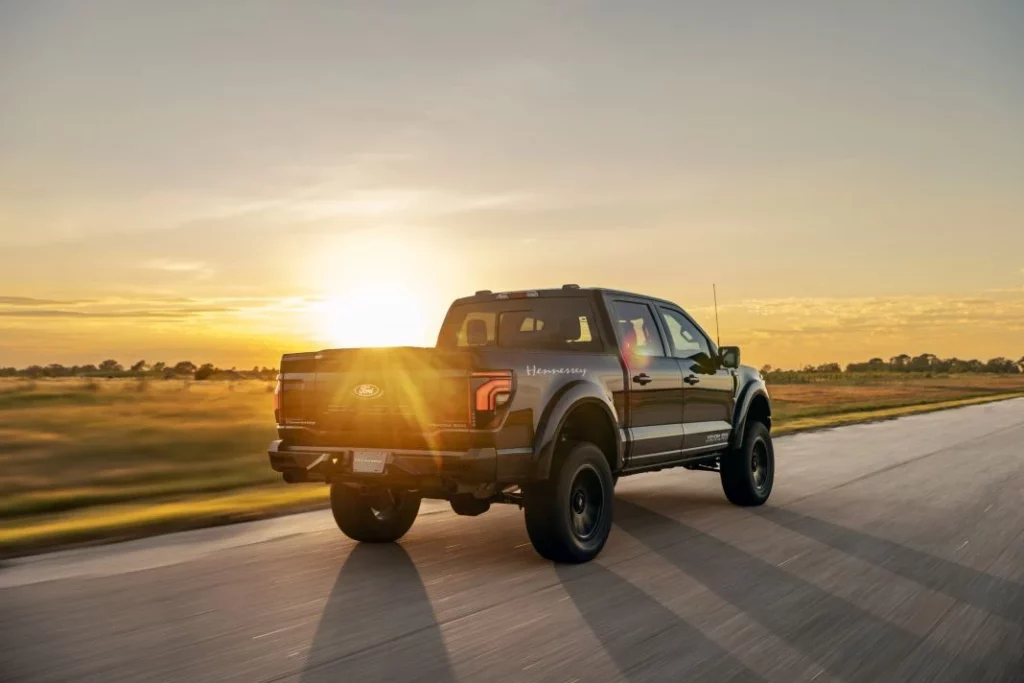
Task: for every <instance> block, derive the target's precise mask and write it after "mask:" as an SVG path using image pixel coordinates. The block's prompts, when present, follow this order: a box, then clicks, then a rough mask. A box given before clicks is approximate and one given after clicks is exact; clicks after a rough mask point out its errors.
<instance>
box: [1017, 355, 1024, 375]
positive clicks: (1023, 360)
mask: <svg viewBox="0 0 1024 683" xmlns="http://www.w3.org/2000/svg"><path fill="white" fill-rule="evenodd" d="M1017 368H1018V369H1019V370H1020V372H1024V356H1021V357H1020V360H1019V361H1017Z"/></svg>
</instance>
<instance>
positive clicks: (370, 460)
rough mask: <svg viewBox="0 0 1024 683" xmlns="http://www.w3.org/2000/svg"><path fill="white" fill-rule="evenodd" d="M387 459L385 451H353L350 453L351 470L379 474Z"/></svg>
mask: <svg viewBox="0 0 1024 683" xmlns="http://www.w3.org/2000/svg"><path fill="white" fill-rule="evenodd" d="M387 461H388V454H387V451H355V452H354V453H353V454H352V471H353V472H359V473H361V474H380V473H381V472H383V471H384V465H385V464H386V463H387Z"/></svg>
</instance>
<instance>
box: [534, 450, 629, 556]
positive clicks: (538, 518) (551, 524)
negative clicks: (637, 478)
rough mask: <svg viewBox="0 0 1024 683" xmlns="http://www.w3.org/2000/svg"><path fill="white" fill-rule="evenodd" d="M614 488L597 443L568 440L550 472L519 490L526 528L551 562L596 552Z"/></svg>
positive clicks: (606, 527) (601, 542)
mask: <svg viewBox="0 0 1024 683" xmlns="http://www.w3.org/2000/svg"><path fill="white" fill-rule="evenodd" d="M614 488H615V483H614V480H613V479H612V472H611V469H610V468H609V467H608V461H607V460H606V459H605V456H604V453H603V452H602V451H601V449H600V448H598V447H597V446H595V445H594V444H592V443H588V442H579V443H575V444H571V445H568V446H567V447H566V448H565V449H564V450H563V452H562V453H561V454H560V456H559V457H557V458H556V461H555V463H554V465H553V466H552V472H551V476H550V478H549V479H548V480H547V481H541V482H536V483H534V484H533V485H531V486H529V487H527V488H526V490H525V491H524V492H523V496H524V499H523V503H524V507H525V510H526V532H527V534H529V536H530V542H531V543H533V547H534V549H535V550H536V551H537V553H538V554H540V555H541V557H544V558H546V559H549V560H552V561H554V562H566V563H580V562H588V561H590V560H592V559H593V558H595V557H596V556H597V554H598V553H600V552H601V549H602V548H603V547H604V544H605V542H606V541H607V540H608V534H609V533H610V532H611V528H612V503H613V501H614V500H615V492H614Z"/></svg>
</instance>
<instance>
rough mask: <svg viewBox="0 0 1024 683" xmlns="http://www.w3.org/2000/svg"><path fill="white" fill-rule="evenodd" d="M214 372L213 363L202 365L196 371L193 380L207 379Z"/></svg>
mask: <svg viewBox="0 0 1024 683" xmlns="http://www.w3.org/2000/svg"><path fill="white" fill-rule="evenodd" d="M216 371H217V368H215V367H213V363H203V364H202V365H201V366H199V367H198V368H197V369H196V372H195V378H196V379H197V380H204V379H209V378H210V376H211V375H213V373H215V372H216Z"/></svg>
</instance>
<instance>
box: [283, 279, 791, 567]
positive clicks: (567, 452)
mask: <svg viewBox="0 0 1024 683" xmlns="http://www.w3.org/2000/svg"><path fill="white" fill-rule="evenodd" d="M739 356H740V352H739V349H738V348H736V347H728V346H724V347H721V348H718V347H717V346H716V345H715V344H714V343H713V342H712V341H711V340H710V338H709V337H708V335H707V334H705V333H704V331H703V330H702V329H701V328H700V326H699V325H697V323H696V322H694V320H693V318H691V317H690V316H689V315H687V313H686V312H685V311H684V310H683V309H682V308H680V307H679V306H677V305H675V304H673V303H671V302H669V301H664V300H662V299H657V298H654V297H649V296H641V295H637V294H629V293H627V292H620V291H614V290H609V289H596V288H595V289H591V288H580V287H578V286H577V285H565V286H563V287H562V288H560V289H541V290H534V291H521V292H501V293H492V292H490V291H480V292H477V293H476V294H474V295H473V296H469V297H464V298H461V299H458V300H456V301H455V302H454V303H453V304H452V305H451V308H450V309H449V310H448V314H447V315H446V317H445V320H444V323H443V324H442V325H441V330H440V333H439V336H438V340H437V345H436V347H434V348H416V347H396V348H366V349H331V350H325V351H318V352H310V353H291V354H286V355H285V356H284V357H283V358H282V359H281V374H280V377H279V381H278V386H277V390H276V392H275V408H274V414H275V418H276V421H277V429H278V437H279V440H277V441H274V442H273V443H272V444H271V445H270V448H269V455H270V464H271V466H272V467H273V468H274V469H275V470H276V471H278V472H281V473H282V475H283V478H284V480H285V481H286V482H288V483H299V482H327V483H329V484H330V486H331V507H332V510H333V512H334V518H335V520H336V521H337V523H338V526H339V527H340V528H341V530H342V531H343V532H344V533H345V534H346V535H348V536H349V537H351V538H353V539H356V540H358V541H378V542H379V541H394V540H396V539H398V538H400V537H401V536H402V535H404V534H405V532H406V531H408V530H409V528H410V527H411V526H412V523H413V521H414V520H415V518H416V514H417V512H418V510H419V507H420V500H421V499H422V498H438V499H443V500H447V501H450V503H451V506H452V508H453V509H454V511H455V512H456V513H458V514H460V515H478V514H480V513H482V512H485V511H487V510H488V509H489V508H490V506H491V505H492V504H495V503H512V504H518V505H520V506H521V507H522V508H524V510H525V517H526V529H527V532H528V533H529V537H530V540H531V541H532V543H533V546H534V548H535V549H536V550H537V552H538V553H540V554H541V555H542V556H543V557H545V558H548V559H551V560H554V561H558V562H586V561H588V560H590V559H592V558H594V557H595V556H596V555H597V554H598V553H599V552H600V551H601V548H602V547H603V546H604V544H605V541H606V540H607V538H608V534H609V532H610V531H611V525H612V506H613V501H614V491H613V489H614V486H615V483H616V481H617V480H618V478H619V477H620V476H626V475H630V474H638V473H641V472H651V471H656V470H661V469H665V468H669V467H677V466H681V467H685V468H688V469H691V470H705V471H714V472H719V473H720V476H721V481H722V488H723V490H724V491H725V495H726V497H727V498H728V499H729V500H730V501H732V502H733V503H735V504H737V505H760V504H762V503H764V502H765V500H767V499H768V495H769V494H770V493H771V489H772V480H773V475H774V463H775V460H774V452H773V449H772V441H771V435H770V431H771V423H772V420H771V404H770V402H769V399H768V392H767V390H766V389H765V384H764V381H763V379H762V378H761V376H760V375H759V374H758V372H757V371H756V370H754V369H753V368H750V367H747V366H742V365H740V363H739V360H740V358H739Z"/></svg>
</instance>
